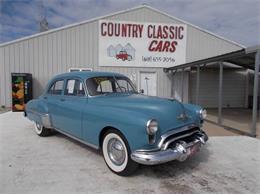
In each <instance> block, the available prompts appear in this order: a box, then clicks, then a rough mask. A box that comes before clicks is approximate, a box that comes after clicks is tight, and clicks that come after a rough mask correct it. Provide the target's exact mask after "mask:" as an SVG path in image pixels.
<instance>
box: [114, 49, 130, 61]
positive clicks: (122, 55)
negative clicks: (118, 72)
mask: <svg viewBox="0 0 260 195" xmlns="http://www.w3.org/2000/svg"><path fill="white" fill-rule="evenodd" d="M116 59H121V60H123V61H125V60H128V61H131V60H132V56H131V55H129V54H128V53H127V52H126V51H120V52H119V54H116Z"/></svg>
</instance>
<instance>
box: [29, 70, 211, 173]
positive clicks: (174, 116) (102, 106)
mask: <svg viewBox="0 0 260 195" xmlns="http://www.w3.org/2000/svg"><path fill="white" fill-rule="evenodd" d="M25 116H27V117H28V118H29V119H30V120H32V121H34V123H35V131H36V133H37V134H38V135H39V136H48V135H50V134H51V133H52V132H53V131H58V132H60V133H62V134H65V135H67V136H69V137H72V138H74V139H76V140H78V141H80V142H82V143H84V144H87V145H89V146H91V147H93V148H95V149H101V150H102V152H103V156H104V160H105V162H106V164H107V166H108V167H109V169H110V170H112V171H113V172H115V173H116V174H118V175H129V174H131V173H132V172H133V171H134V170H135V169H136V168H137V167H138V164H144V165H154V164H160V163H165V162H168V161H172V160H178V161H184V160H185V159H187V158H188V157H189V156H192V155H193V154H194V153H196V152H197V151H198V150H199V149H200V148H201V146H202V145H203V144H205V142H206V141H207V140H208V136H207V135H206V133H205V132H204V131H203V130H202V124H203V120H204V119H205V117H206V111H205V110H204V109H202V108H201V107H200V106H196V105H191V104H182V103H180V102H179V101H177V100H175V99H164V98H158V97H151V96H146V95H143V94H140V93H138V92H137V91H136V89H135V87H134V85H133V84H132V82H131V81H130V79H129V78H127V77H126V76H124V75H122V74H118V73H108V72H72V73H65V74H61V75H58V76H55V77H54V78H53V79H52V80H51V81H50V82H49V84H48V85H47V88H46V90H45V91H44V93H43V94H42V95H41V96H40V97H39V98H38V99H34V100H31V101H30V102H28V103H27V105H26V111H25Z"/></svg>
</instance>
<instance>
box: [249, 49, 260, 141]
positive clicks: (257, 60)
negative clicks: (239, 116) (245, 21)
mask: <svg viewBox="0 0 260 195" xmlns="http://www.w3.org/2000/svg"><path fill="white" fill-rule="evenodd" d="M259 66H260V50H257V52H256V54H255V74H254V92H253V113H252V128H251V134H252V136H256V122H257V96H258V79H259V78H258V77H259V76H258V74H259Z"/></svg>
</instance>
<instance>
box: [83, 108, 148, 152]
mask: <svg viewBox="0 0 260 195" xmlns="http://www.w3.org/2000/svg"><path fill="white" fill-rule="evenodd" d="M148 120H149V119H148V116H146V115H145V114H142V113H139V112H135V111H132V110H126V109H121V108H114V107H109V106H97V105H95V106H91V105H88V106H87V108H86V109H84V111H83V134H85V135H84V137H85V139H86V140H87V141H88V142H90V143H92V144H95V145H99V135H100V133H101V131H102V129H104V128H105V127H107V126H110V127H113V128H116V129H118V130H119V131H120V132H121V133H122V134H123V135H124V136H125V137H126V139H127V141H128V144H129V147H130V149H131V151H133V150H136V149H138V148H142V147H143V146H144V145H147V144H148V136H147V133H146V122H147V121H148Z"/></svg>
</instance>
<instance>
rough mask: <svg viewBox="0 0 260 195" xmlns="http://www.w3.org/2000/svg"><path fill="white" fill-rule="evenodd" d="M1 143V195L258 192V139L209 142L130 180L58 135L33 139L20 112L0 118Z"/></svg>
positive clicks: (141, 171)
mask: <svg viewBox="0 0 260 195" xmlns="http://www.w3.org/2000/svg"><path fill="white" fill-rule="evenodd" d="M0 141H1V142H0V143H1V145H0V158H1V159H0V162H1V165H0V193H260V185H259V181H260V180H259V179H260V178H259V177H260V140H258V139H254V138H250V137H245V136H230V137H210V140H209V142H208V144H207V145H206V147H205V148H203V149H202V150H201V151H200V153H198V154H197V155H196V156H194V157H193V158H191V159H188V160H187V161H185V162H170V163H166V164H163V165H157V166H152V167H151V166H141V167H139V169H138V170H137V172H136V173H135V174H134V175H133V176H131V177H120V176H117V175H115V174H113V173H112V172H110V171H109V169H108V168H107V167H106V165H105V163H104V160H103V158H102V156H101V154H100V153H99V152H96V151H94V150H93V149H90V148H89V147H86V146H84V145H82V144H79V143H78V142H76V141H73V140H71V139H69V138H67V137H65V136H63V135H61V134H56V135H54V136H51V137H45V138H42V137H39V136H37V135H36V134H35V133H34V131H33V124H32V123H31V122H30V121H28V120H27V119H25V118H23V116H22V113H11V112H8V113H4V114H0Z"/></svg>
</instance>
